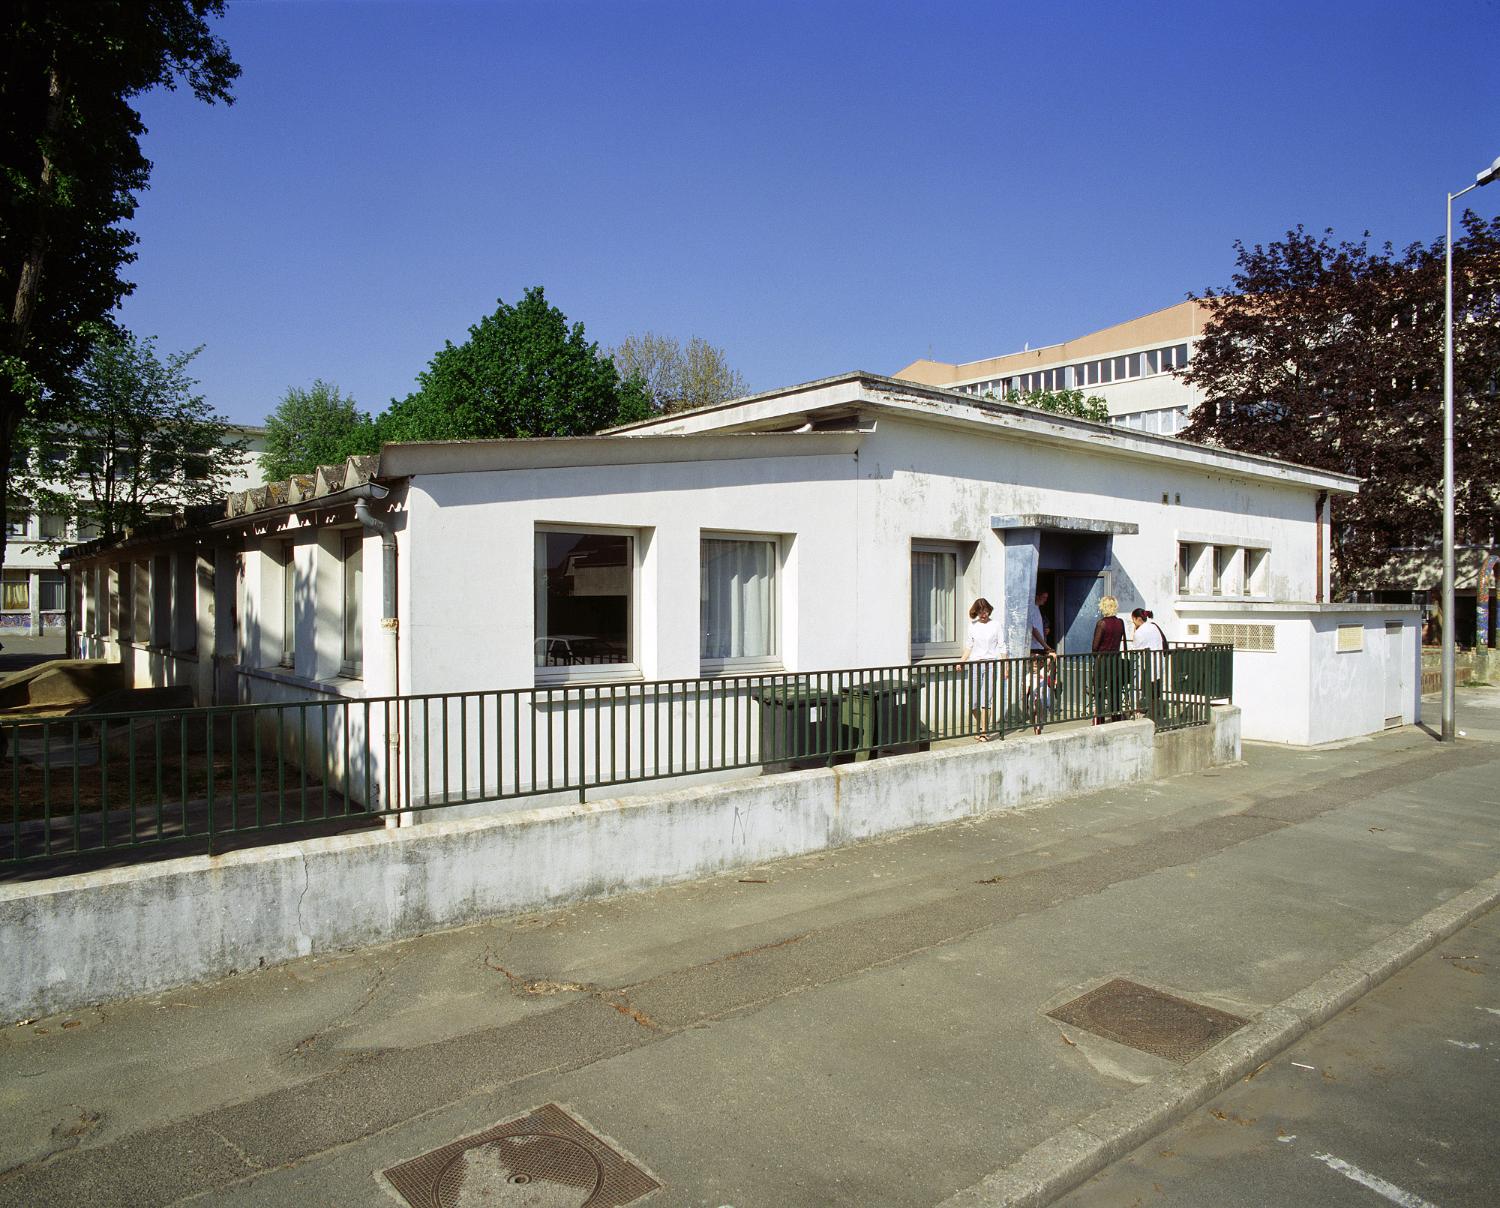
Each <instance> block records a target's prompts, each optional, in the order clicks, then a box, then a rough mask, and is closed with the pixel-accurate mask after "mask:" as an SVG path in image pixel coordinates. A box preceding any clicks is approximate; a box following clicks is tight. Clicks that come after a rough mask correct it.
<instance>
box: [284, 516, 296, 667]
mask: <svg viewBox="0 0 1500 1208" xmlns="http://www.w3.org/2000/svg"><path fill="white" fill-rule="evenodd" d="M296 655H297V547H296V546H295V545H293V544H292V543H291V542H290V541H286V542H283V543H282V546H281V665H282V666H283V667H291V666H293V665H294V664H295V663H296V661H297V658H296Z"/></svg>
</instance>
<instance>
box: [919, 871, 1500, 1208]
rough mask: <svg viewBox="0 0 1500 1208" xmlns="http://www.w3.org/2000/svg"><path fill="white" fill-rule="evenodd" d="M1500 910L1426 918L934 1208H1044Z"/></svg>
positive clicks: (1482, 898) (1457, 902) (1484, 888)
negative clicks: (1445, 942)
mask: <svg viewBox="0 0 1500 1208" xmlns="http://www.w3.org/2000/svg"><path fill="white" fill-rule="evenodd" d="M1496 904H1500V876H1494V877H1491V878H1489V880H1487V881H1482V882H1480V883H1479V884H1478V885H1476V886H1475V887H1474V888H1473V889H1470V890H1468V891H1467V892H1465V893H1461V894H1459V895H1458V896H1457V897H1455V898H1453V899H1452V900H1451V901H1449V902H1446V903H1445V904H1444V905H1442V906H1439V907H1438V908H1437V909H1436V910H1431V911H1429V912H1428V913H1426V914H1424V915H1423V916H1422V917H1421V918H1419V919H1418V920H1417V921H1416V922H1415V923H1411V924H1409V925H1408V926H1405V927H1402V928H1401V929H1400V930H1398V931H1395V932H1393V933H1392V934H1391V935H1389V936H1387V937H1386V938H1385V939H1383V940H1381V941H1380V942H1379V943H1378V944H1373V945H1371V946H1370V947H1369V948H1366V949H1365V950H1364V951H1363V952H1361V953H1360V954H1359V955H1358V956H1355V957H1353V958H1352V959H1350V960H1347V961H1343V962H1342V963H1340V964H1337V965H1335V966H1334V967H1333V968H1332V969H1330V970H1329V971H1328V972H1327V973H1325V974H1324V975H1323V976H1322V977H1320V978H1318V980H1317V981H1315V982H1313V983H1312V984H1311V985H1309V986H1305V987H1304V988H1303V989H1301V990H1299V991H1298V992H1297V993H1296V994H1293V995H1292V996H1291V997H1290V998H1288V999H1286V1000H1285V1001H1283V1002H1281V1003H1278V1004H1277V1005H1276V1006H1274V1007H1271V1008H1270V1009H1269V1010H1267V1011H1263V1012H1262V1013H1261V1014H1260V1015H1259V1016H1258V1017H1257V1018H1256V1019H1255V1021H1254V1022H1252V1023H1250V1024H1248V1025H1247V1026H1246V1027H1244V1028H1241V1029H1240V1030H1239V1031H1238V1032H1236V1033H1235V1034H1234V1035H1233V1036H1231V1037H1229V1038H1228V1039H1226V1040H1224V1041H1223V1042H1221V1043H1220V1044H1218V1045H1216V1046H1215V1047H1214V1048H1213V1049H1211V1050H1209V1051H1208V1052H1207V1053H1205V1054H1203V1056H1201V1057H1198V1058H1195V1059H1194V1060H1192V1061H1190V1062H1188V1063H1187V1064H1186V1065H1185V1066H1183V1067H1182V1069H1180V1070H1174V1071H1173V1072H1172V1073H1169V1074H1165V1075H1163V1076H1162V1077H1160V1078H1157V1079H1154V1080H1153V1081H1151V1082H1149V1083H1147V1084H1146V1085H1145V1086H1142V1087H1138V1088H1136V1089H1135V1090H1133V1091H1130V1092H1129V1093H1127V1094H1125V1095H1124V1096H1122V1097H1121V1098H1120V1099H1119V1100H1117V1101H1116V1102H1115V1103H1112V1104H1110V1105H1109V1106H1108V1107H1102V1108H1100V1109H1099V1110H1098V1111H1096V1112H1094V1113H1093V1114H1092V1115H1090V1116H1086V1117H1084V1118H1083V1119H1082V1120H1079V1121H1078V1122H1077V1123H1076V1124H1071V1125H1069V1126H1068V1127H1067V1128H1065V1129H1063V1130H1062V1131H1061V1132H1059V1133H1054V1134H1053V1135H1052V1136H1051V1137H1048V1138H1047V1140H1045V1141H1043V1142H1042V1143H1041V1144H1040V1145H1036V1146H1033V1147H1032V1148H1031V1149H1029V1150H1027V1151H1026V1152H1025V1153H1024V1154H1022V1155H1021V1156H1020V1157H1019V1158H1017V1159H1016V1160H1015V1161H1014V1162H1012V1163H1011V1164H1010V1165H1008V1166H1003V1167H1001V1168H1000V1169H999V1170H996V1171H994V1172H993V1173H991V1174H988V1175H986V1176H985V1177H984V1178H983V1179H982V1180H981V1181H980V1182H978V1183H975V1184H974V1185H973V1186H970V1187H966V1188H964V1189H963V1190H962V1191H959V1192H956V1193H955V1194H954V1195H952V1196H950V1197H949V1198H948V1199H946V1200H944V1201H943V1202H942V1203H941V1204H940V1205H938V1208H1042V1206H1043V1205H1045V1204H1050V1203H1052V1201H1053V1200H1056V1199H1058V1198H1060V1197H1061V1196H1064V1195H1066V1194H1067V1193H1068V1192H1070V1191H1072V1190H1073V1189H1074V1188H1075V1187H1077V1186H1079V1184H1081V1183H1084V1182H1086V1181H1087V1180H1089V1179H1090V1178H1092V1177H1093V1176H1094V1175H1096V1174H1098V1173H1099V1172H1100V1171H1101V1170H1103V1169H1104V1168H1105V1167H1106V1166H1108V1165H1110V1163H1112V1162H1115V1161H1117V1160H1118V1159H1120V1158H1123V1157H1124V1156H1125V1155H1126V1154H1128V1153H1130V1152H1131V1151H1132V1150H1133V1149H1135V1148H1136V1147H1137V1146H1140V1145H1143V1144H1145V1143H1146V1142H1147V1141H1149V1140H1150V1139H1151V1138H1152V1137H1154V1136H1156V1135H1157V1134H1158V1133H1160V1132H1162V1131H1163V1130H1165V1129H1166V1128H1167V1127H1169V1126H1170V1125H1172V1124H1175V1123H1176V1122H1177V1121H1178V1120H1180V1119H1181V1118H1182V1117H1183V1116H1185V1115H1187V1114H1188V1113H1189V1112H1191V1111H1192V1110H1193V1109H1195V1108H1198V1107H1201V1106H1202V1105H1203V1104H1205V1103H1207V1102H1208V1101H1209V1100H1210V1099H1212V1098H1213V1097H1214V1096H1215V1095H1217V1094H1219V1093H1220V1092H1221V1091H1223V1090H1225V1089H1227V1088H1228V1087H1229V1086H1231V1085H1232V1084H1233V1083H1235V1082H1237V1081H1238V1080H1239V1079H1241V1078H1243V1077H1244V1076H1245V1075H1246V1074H1248V1073H1250V1071H1252V1070H1254V1069H1255V1068H1256V1067H1258V1066H1259V1065H1261V1064H1262V1063H1263V1062H1265V1061H1268V1060H1270V1059H1271V1058H1272V1057H1274V1056H1276V1055H1277V1054H1278V1053H1280V1052H1281V1051H1282V1050H1284V1049H1286V1048H1288V1047H1290V1046H1291V1045H1292V1044H1294V1043H1296V1042H1297V1041H1298V1040H1300V1039H1301V1038H1302V1037H1303V1036H1305V1035H1306V1034H1307V1033H1308V1032H1310V1031H1312V1030H1313V1029H1314V1028H1316V1027H1318V1026H1319V1025H1321V1024H1324V1023H1326V1022H1327V1021H1328V1020H1330V1019H1332V1018H1333V1017H1334V1016H1335V1015H1337V1014H1338V1013H1339V1012H1340V1011H1342V1010H1343V1009H1344V1008H1345V1007H1347V1006H1349V1005H1350V1004H1352V1003H1354V1002H1356V1001H1358V1000H1359V999H1360V998H1362V997H1363V996H1364V995H1366V994H1368V993H1369V992H1370V991H1371V990H1373V989H1374V988H1375V987H1376V986H1378V985H1380V983H1381V982H1383V981H1385V980H1386V979H1387V978H1389V977H1390V976H1391V975H1392V974H1394V973H1397V972H1399V971H1400V970H1402V969H1404V968H1405V967H1406V966H1407V965H1409V964H1411V962H1412V961H1414V960H1416V959H1417V957H1419V956H1421V955H1422V954H1423V953H1425V952H1428V951H1430V950H1431V949H1432V948H1435V947H1436V946H1437V945H1438V944H1440V943H1442V942H1443V941H1444V940H1446V939H1447V938H1448V937H1449V936H1451V935H1453V934H1454V933H1455V932H1457V931H1459V930H1460V929H1461V928H1463V927H1466V926H1468V924H1470V923H1472V922H1473V921H1474V920H1475V919H1477V918H1478V917H1480V915H1483V914H1485V913H1486V912H1488V911H1489V910H1490V909H1491V908H1493V907H1494V906H1495V905H1496Z"/></svg>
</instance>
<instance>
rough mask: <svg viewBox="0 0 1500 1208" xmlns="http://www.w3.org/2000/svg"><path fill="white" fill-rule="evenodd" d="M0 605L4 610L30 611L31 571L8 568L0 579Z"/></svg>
mask: <svg viewBox="0 0 1500 1208" xmlns="http://www.w3.org/2000/svg"><path fill="white" fill-rule="evenodd" d="M0 606H3V608H4V610H5V611H6V612H30V611H31V572H30V571H25V570H8V571H5V572H4V578H3V580H0Z"/></svg>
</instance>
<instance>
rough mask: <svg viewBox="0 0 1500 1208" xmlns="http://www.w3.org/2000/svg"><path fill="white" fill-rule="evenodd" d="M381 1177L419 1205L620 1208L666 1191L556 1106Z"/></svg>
mask: <svg viewBox="0 0 1500 1208" xmlns="http://www.w3.org/2000/svg"><path fill="white" fill-rule="evenodd" d="M381 1173H382V1174H384V1175H385V1177H386V1180H387V1181H388V1182H389V1183H390V1185H391V1186H392V1187H394V1188H395V1189H396V1190H397V1191H398V1192H399V1193H400V1194H401V1197H402V1198H403V1199H404V1200H406V1202H407V1203H408V1204H410V1205H411V1206H412V1208H479V1206H481V1205H482V1206H483V1208H520V1206H522V1205H524V1206H525V1208H619V1206H621V1205H624V1204H633V1203H634V1202H635V1201H636V1200H638V1199H640V1198H641V1197H642V1196H643V1195H645V1194H646V1193H647V1192H650V1191H655V1190H656V1189H657V1188H658V1187H660V1186H661V1184H660V1183H658V1182H657V1181H656V1180H655V1179H653V1178H652V1177H651V1176H650V1175H648V1174H646V1172H645V1171H643V1170H642V1169H641V1168H640V1167H639V1166H636V1165H634V1164H633V1163H631V1162H629V1161H627V1160H626V1159H625V1158H623V1157H622V1156H621V1155H620V1154H619V1153H617V1152H616V1151H615V1150H613V1149H611V1148H610V1147H609V1146H608V1145H606V1144H605V1143H604V1142H603V1141H601V1140H600V1139H599V1138H598V1137H596V1136H594V1134H593V1133H591V1132H589V1130H588V1129H586V1128H584V1127H583V1125H581V1124H579V1123H578V1121H577V1120H575V1119H573V1117H572V1116H570V1115H568V1113H567V1112H565V1111H563V1109H562V1108H560V1107H558V1106H557V1104H555V1103H548V1104H547V1105H546V1106H544V1107H539V1108H537V1109H536V1111H534V1112H532V1113H530V1114H529V1115H526V1116H521V1117H519V1118H517V1119H515V1120H507V1121H506V1122H505V1123H504V1124H497V1125H495V1127H494V1128H490V1129H486V1130H485V1131H484V1132H482V1133H475V1134H474V1135H473V1136H472V1137H464V1138H463V1139H462V1140H459V1141H454V1142H453V1143H452V1144H451V1145H444V1146H443V1147H442V1148H441V1149H434V1150H433V1151H432V1152H431V1153H425V1154H423V1155H422V1156H421V1157H419V1158H413V1159H412V1160H411V1161H409V1162H402V1163H401V1164H400V1165H399V1166H392V1167H391V1168H390V1169H389V1170H385V1171H382V1172H381Z"/></svg>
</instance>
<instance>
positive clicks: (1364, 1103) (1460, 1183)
mask: <svg viewBox="0 0 1500 1208" xmlns="http://www.w3.org/2000/svg"><path fill="white" fill-rule="evenodd" d="M1497 1117H1500V911H1494V912H1491V913H1490V914H1488V915H1486V916H1485V917H1484V918H1482V919H1480V920H1479V921H1477V922H1475V923H1473V924H1471V925H1470V926H1468V927H1467V928H1465V929H1464V930H1463V931H1460V932H1459V933H1458V934H1457V935H1454V936H1453V937H1452V938H1451V939H1449V940H1448V941H1447V942H1445V943H1442V944H1439V945H1438V946H1437V947H1436V948H1435V949H1433V950H1432V951H1431V952H1429V953H1428V954H1427V955H1425V956H1423V957H1421V958H1420V959H1419V960H1417V961H1416V962H1414V963H1413V964H1412V965H1411V966H1409V967H1408V968H1407V969H1405V970H1403V971H1402V972H1401V973H1398V974H1397V975H1396V976H1395V977H1393V978H1392V979H1391V980H1390V981H1388V982H1386V983H1385V984H1384V985H1382V986H1380V987H1378V988H1377V989H1375V990H1374V991H1373V992H1372V993H1370V994H1368V995H1366V996H1365V997H1364V998H1363V999H1361V1000H1360V1001H1359V1002H1358V1003H1356V1004H1355V1005H1354V1006H1352V1007H1350V1008H1349V1009H1348V1010H1347V1011H1345V1012H1343V1013H1342V1014H1341V1015H1338V1016H1336V1017H1335V1018H1334V1019H1332V1020H1330V1021H1329V1022H1328V1023H1327V1024H1325V1025H1324V1026H1323V1027H1321V1028H1319V1029H1317V1030H1316V1031H1315V1032H1313V1033H1311V1034H1310V1035H1308V1036H1307V1037H1305V1038H1304V1039H1303V1040H1302V1041H1301V1042H1299V1043H1298V1044H1297V1045H1295V1046H1294V1047H1293V1048H1291V1049H1289V1050H1288V1051H1287V1052H1285V1053H1283V1054H1282V1055H1281V1056H1280V1057H1277V1058H1276V1059H1275V1060H1274V1061H1272V1062H1271V1063H1270V1064H1269V1065H1267V1066H1265V1067H1263V1068H1262V1069H1261V1070H1260V1071H1259V1072H1258V1073H1257V1074H1256V1075H1255V1076H1254V1077H1253V1078H1251V1079H1248V1080H1246V1081H1242V1082H1240V1083H1238V1084H1236V1085H1235V1086H1234V1087H1233V1088H1232V1089H1231V1090H1229V1091H1226V1092H1225V1093H1224V1094H1222V1095H1220V1096H1219V1097H1218V1098H1217V1099H1215V1100H1214V1101H1213V1102H1211V1103H1209V1104H1208V1105H1207V1106H1206V1107H1203V1108H1201V1109H1199V1110H1198V1111H1197V1112H1195V1113H1194V1114H1193V1115H1192V1116H1191V1117H1189V1118H1188V1119H1187V1120H1185V1121H1184V1122H1183V1123H1181V1124H1179V1125H1178V1126H1176V1127H1175V1128H1173V1129H1171V1130H1170V1131H1169V1132H1166V1133H1164V1134H1162V1135H1161V1136H1159V1137H1157V1138H1156V1140H1154V1141H1152V1142H1151V1143H1150V1144H1148V1145H1145V1146H1142V1147H1141V1148H1140V1149H1138V1150H1137V1151H1136V1152H1135V1153H1133V1154H1132V1155H1130V1156H1129V1157H1128V1158H1126V1159H1124V1160H1123V1161H1120V1162H1117V1163H1115V1165H1114V1166H1112V1167H1110V1168H1109V1169H1108V1170H1106V1171H1104V1172H1103V1173H1102V1174H1100V1175H1097V1176H1096V1177H1095V1178H1093V1179H1091V1180H1090V1181H1089V1182H1088V1183H1086V1184H1084V1185H1083V1186H1082V1187H1080V1188H1079V1189H1078V1190H1077V1191H1075V1192H1073V1193H1072V1194H1071V1195H1069V1196H1066V1197H1064V1198H1063V1199H1062V1200H1059V1201H1057V1203H1058V1205H1059V1206H1060V1208H1105V1206H1106V1205H1107V1206H1108V1208H1134V1206H1136V1205H1139V1206H1140V1208H1156V1206H1158V1205H1160V1206H1163V1208H1176V1206H1178V1205H1181V1206H1183V1208H1187V1206H1192V1208H1199V1206H1201V1205H1205V1204H1213V1205H1223V1206H1226V1208H1240V1206H1249V1205H1257V1206H1260V1205H1301V1204H1316V1205H1319V1206H1320V1208H1323V1206H1325V1205H1326V1206H1328V1208H1343V1206H1344V1205H1348V1206H1349V1208H1361V1206H1364V1208H1379V1206H1380V1205H1382V1204H1387V1203H1390V1204H1397V1205H1400V1206H1401V1208H1492V1206H1493V1205H1496V1204H1500V1144H1497V1140H1500V1123H1497Z"/></svg>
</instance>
